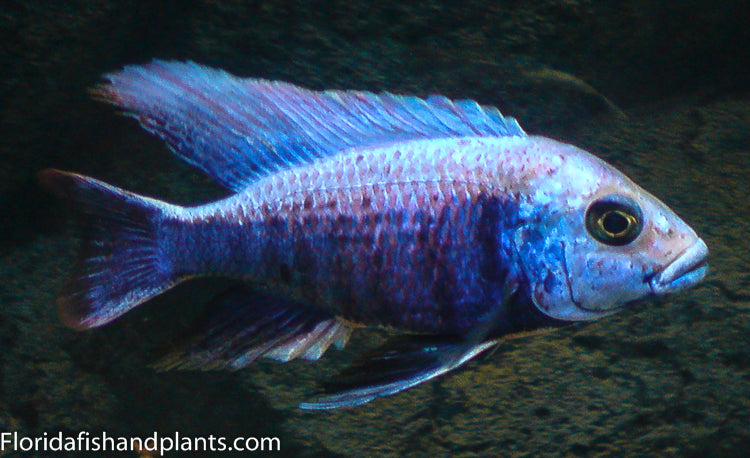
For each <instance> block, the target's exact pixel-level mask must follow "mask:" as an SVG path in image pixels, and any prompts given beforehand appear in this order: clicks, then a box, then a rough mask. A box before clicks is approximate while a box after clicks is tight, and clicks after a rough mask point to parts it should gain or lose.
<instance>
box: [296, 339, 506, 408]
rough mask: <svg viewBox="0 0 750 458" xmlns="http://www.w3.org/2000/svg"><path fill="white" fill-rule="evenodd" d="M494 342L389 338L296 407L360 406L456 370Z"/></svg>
mask: <svg viewBox="0 0 750 458" xmlns="http://www.w3.org/2000/svg"><path fill="white" fill-rule="evenodd" d="M495 344H497V341H496V340H488V341H484V342H481V343H478V344H473V343H471V342H470V341H465V340H464V339H462V338H459V337H454V338H450V337H445V336H408V337H401V338H397V339H392V340H391V341H388V342H386V343H385V344H384V345H383V346H381V347H379V348H377V349H375V350H374V351H373V352H371V353H370V354H368V355H365V356H364V357H363V358H362V359H360V360H359V361H357V362H355V363H354V364H353V365H352V366H350V367H349V368H347V369H345V370H344V371H342V372H341V373H340V374H339V375H338V376H337V378H336V379H334V380H332V381H330V382H328V383H327V384H326V385H324V394H323V395H321V396H319V397H317V398H316V399H314V400H312V401H309V402H303V403H301V404H300V405H299V407H300V408H301V409H306V410H326V409H337V408H340V407H352V406H358V405H362V404H365V403H367V402H370V401H372V400H374V399H376V398H381V397H385V396H390V395H393V394H396V393H399V392H401V391H404V390H406V389H409V388H411V387H414V386H416V385H419V384H421V383H424V382H426V381H428V380H431V379H433V378H435V377H438V376H440V375H442V374H445V373H446V372H449V371H451V370H453V369H456V368H457V367H459V366H461V365H463V364H464V363H466V362H467V361H469V360H470V359H472V358H473V357H475V356H477V355H478V354H480V353H482V352H483V351H485V350H487V349H488V348H490V347H492V346H494V345H495Z"/></svg>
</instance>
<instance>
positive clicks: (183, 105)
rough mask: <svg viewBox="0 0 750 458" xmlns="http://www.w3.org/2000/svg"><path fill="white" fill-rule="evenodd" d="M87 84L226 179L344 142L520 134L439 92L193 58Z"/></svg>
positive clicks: (233, 181)
mask: <svg viewBox="0 0 750 458" xmlns="http://www.w3.org/2000/svg"><path fill="white" fill-rule="evenodd" d="M105 78H106V79H107V80H108V81H109V84H105V85H102V86H100V87H98V88H97V89H95V90H94V93H95V94H96V95H97V96H99V97H100V98H102V99H104V100H105V101H108V102H110V103H112V104H114V105H117V106H119V107H122V108H123V109H125V110H126V111H127V112H128V113H130V114H132V116H133V117H135V118H137V119H138V120H139V121H140V123H141V125H142V126H143V127H144V128H145V129H147V130H148V131H150V132H152V133H154V134H156V135H158V136H159V137H161V138H162V139H163V140H165V141H166V142H167V143H168V144H169V146H170V147H171V148H172V149H173V151H174V152H175V153H176V154H177V155H178V156H180V157H181V158H183V159H184V160H186V161H187V162H189V163H190V164H192V165H194V166H196V167H198V168H200V169H201V170H203V171H204V172H206V173H207V174H208V175H210V176H211V177H213V178H215V179H216V180H218V182H219V183H221V184H222V185H223V186H225V187H226V188H228V189H231V190H235V191H237V190H240V189H242V188H244V187H245V186H247V185H248V184H249V183H250V182H252V181H253V180H255V179H257V178H259V177H260V176H263V175H265V174H267V173H271V172H273V171H276V170H278V169H280V168H283V167H288V166H290V165H296V164H300V163H304V162H307V161H310V160H313V159H315V158H319V157H323V156H327V155H331V154H336V153H337V152H339V151H342V150H345V149H348V148H351V147H364V146H372V145H377V144H382V143H389V142H394V141H406V140H414V139H420V138H424V139H426V138H444V137H462V136H506V135H525V133H524V132H523V130H522V129H521V127H520V126H519V125H518V123H517V122H516V120H515V119H513V118H510V117H504V116H503V115H501V114H500V112H499V111H498V110H497V109H496V108H494V107H483V106H480V105H478V104H477V103H476V102H474V101H471V100H459V101H455V102H454V101H451V100H448V99H447V98H445V97H441V96H431V97H428V98H427V99H421V98H418V97H411V96H398V95H393V94H390V93H382V94H373V93H371V92H362V91H337V90H329V91H311V90H307V89H304V88H301V87H298V86H295V85H292V84H288V83H283V82H276V81H267V80H261V79H253V78H238V77H235V76H233V75H230V74H229V73H227V72H224V71H222V70H217V69H212V68H209V67H204V66H202V65H198V64H195V63H193V62H164V61H154V62H151V63H150V64H146V65H134V66H127V67H125V68H124V69H123V70H122V71H120V72H117V73H111V74H108V75H105Z"/></svg>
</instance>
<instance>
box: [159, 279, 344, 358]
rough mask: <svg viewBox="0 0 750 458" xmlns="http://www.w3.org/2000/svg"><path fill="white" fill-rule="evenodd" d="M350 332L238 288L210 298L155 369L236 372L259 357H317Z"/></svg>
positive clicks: (314, 313) (329, 319)
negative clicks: (180, 341)
mask: <svg viewBox="0 0 750 458" xmlns="http://www.w3.org/2000/svg"><path fill="white" fill-rule="evenodd" d="M349 331H350V328H349V327H348V326H347V325H345V324H344V323H342V322H341V321H339V320H338V319H336V318H334V317H333V316H331V315H329V314H328V313H325V312H322V311H318V310H314V309H309V308H305V307H303V306H302V305H300V304H298V303H296V302H292V301H289V300H284V299H281V298H276V297H272V296H270V295H268V294H265V293H261V292H257V291H254V290H252V289H251V288H249V287H247V286H245V285H242V286H238V287H235V288H232V289H230V290H228V291H226V292H224V293H223V294H221V295H219V296H218V297H216V298H214V300H212V303H211V304H210V305H209V307H208V316H206V317H202V318H201V319H200V320H198V322H197V323H196V325H195V326H194V327H193V330H192V332H191V334H190V335H189V336H188V337H187V338H186V339H185V342H184V343H183V344H182V345H181V346H179V347H178V348H177V349H175V350H174V351H172V352H171V353H169V354H168V355H167V356H166V357H164V358H163V359H162V360H161V361H159V362H157V363H156V364H155V365H154V367H156V368H157V369H161V370H166V369H173V368H177V369H219V368H228V369H240V368H242V367H245V366H247V365H248V364H250V363H252V362H253V361H255V360H256V359H258V358H260V357H268V358H273V359H276V360H279V361H290V360H292V359H295V358H304V359H317V358H318V357H320V356H321V355H322V354H323V353H324V352H325V351H326V350H327V349H328V347H329V346H330V345H331V344H333V343H334V341H335V339H336V338H339V337H340V336H341V335H342V334H345V335H347V336H348V332H349Z"/></svg>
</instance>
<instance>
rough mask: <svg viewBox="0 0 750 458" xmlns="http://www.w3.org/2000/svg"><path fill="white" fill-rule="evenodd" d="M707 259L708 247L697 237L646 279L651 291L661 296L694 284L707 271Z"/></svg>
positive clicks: (701, 278)
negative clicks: (688, 246) (680, 252)
mask: <svg viewBox="0 0 750 458" xmlns="http://www.w3.org/2000/svg"><path fill="white" fill-rule="evenodd" d="M707 259H708V247H707V246H706V243H705V242H704V241H703V240H701V239H698V241H697V242H695V243H694V244H693V245H691V246H690V248H688V249H687V250H685V251H684V252H683V253H682V254H681V255H679V256H678V257H677V258H676V259H675V260H674V261H672V262H671V263H670V264H669V265H668V266H667V267H666V268H665V269H664V270H662V271H661V272H659V273H658V274H656V275H654V276H653V277H652V278H651V279H650V280H649V281H648V283H649V285H650V286H651V291H652V292H653V293H654V295H656V296H663V295H665V294H668V293H673V292H676V291H681V290H683V289H687V288H690V287H692V286H694V285H695V284H697V283H698V282H700V281H701V280H703V278H704V277H705V276H706V273H708V262H707Z"/></svg>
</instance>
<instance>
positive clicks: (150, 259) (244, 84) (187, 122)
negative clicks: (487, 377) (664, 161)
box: [42, 61, 707, 409]
mask: <svg viewBox="0 0 750 458" xmlns="http://www.w3.org/2000/svg"><path fill="white" fill-rule="evenodd" d="M108 79H109V84H108V85H105V86H102V87H101V88H99V89H98V90H97V92H96V93H97V94H98V95H99V96H100V97H101V98H103V99H104V100H106V101H109V102H111V103H114V104H116V105H118V106H121V107H123V108H125V109H126V110H127V111H128V112H130V113H132V115H133V116H134V117H137V118H138V120H139V121H140V122H141V124H142V125H143V126H144V127H145V128H146V129H148V130H149V131H151V132H153V133H155V134H157V135H159V136H160V137H162V138H163V139H165V140H166V141H167V143H168V144H169V145H170V146H171V147H172V149H173V150H174V151H175V153H176V154H177V155H179V156H180V157H182V158H183V159H185V160H187V161H188V162H190V163H191V164H193V165H195V166H197V167H198V168H200V169H202V170H204V171H205V172H206V173H208V174H209V175H210V176H212V177H214V178H215V179H216V180H217V181H218V182H219V183H221V184H222V185H224V186H225V187H226V188H227V189H229V190H230V191H231V192H232V193H231V195H229V196H228V197H226V198H224V199H221V200H218V201H215V202H211V203H207V204H205V205H198V206H193V207H183V206H177V205H173V204H168V203H165V202H161V201H157V200H154V199H149V198H144V197H141V196H137V195H135V194H132V193H129V192H127V191H124V190H121V189H118V188H115V187H113V186H111V185H108V184H105V183H102V182H100V181H97V180H95V179H92V178H88V177H83V176H80V175H76V174H70V173H66V172H59V171H55V170H49V171H45V172H42V180H43V182H44V183H46V184H47V186H48V187H49V188H50V189H52V190H53V191H56V192H57V193H58V194H61V195H63V196H65V197H66V198H68V199H70V200H72V201H74V202H76V203H78V204H80V205H78V208H79V209H80V210H81V212H82V214H83V218H84V221H86V222H87V226H86V227H87V234H86V238H85V239H84V242H83V249H82V255H81V256H80V258H79V261H78V264H77V267H76V270H75V273H74V275H73V277H72V279H71V281H70V282H69V283H68V285H67V286H66V288H65V290H64V291H63V293H62V294H61V296H60V311H61V315H62V317H63V320H64V321H65V322H66V323H68V324H69V325H71V326H73V327H75V328H90V327H95V326H99V325H102V324H105V323H107V322H109V321H111V320H113V319H115V318H116V317H118V316H120V315H121V314H123V313H125V312H127V311H128V310H130V309H131V308H132V307H134V306H136V305H138V304H139V303H142V302H144V301H146V300H147V299H149V298H150V297H153V296H154V295H157V294H159V293H161V292H163V291H164V290H166V289H168V288H170V287H172V286H174V285H176V284H178V283H179V282H181V281H183V280H185V279H189V278H192V277H196V276H202V275H225V276H228V277H233V278H238V279H243V280H245V281H246V283H247V285H248V286H245V287H241V288H238V289H237V290H234V291H230V292H228V293H226V294H225V295H222V296H221V297H219V298H217V300H216V301H215V304H214V305H213V309H214V310H215V311H214V313H213V316H212V317H211V318H210V319H209V320H208V321H207V322H205V323H201V324H199V326H198V331H197V332H196V335H195V337H194V338H193V339H192V340H191V341H190V342H189V343H188V344H187V345H186V346H185V347H183V348H182V349H178V350H177V351H175V352H173V353H172V354H171V355H170V356H168V357H167V358H166V359H165V360H164V362H163V364H162V365H163V367H202V368H205V367H231V368H238V367H243V366H245V365H247V364H248V363H250V362H251V361H253V360H254V359H256V358H257V357H260V356H266V357H272V358H276V359H280V360H289V359H293V358H296V357H301V358H306V359H317V358H318V357H320V355H321V354H322V353H323V352H324V351H325V350H326V349H327V348H328V346H330V345H331V344H334V343H336V344H338V345H339V346H341V345H343V344H344V343H345V342H346V339H347V337H348V335H349V332H350V331H351V329H352V328H354V327H356V326H380V327H387V328H390V329H393V330H395V331H399V332H403V333H408V334H409V335H413V337H409V338H405V339H401V340H397V341H396V342H395V343H390V344H388V345H386V346H385V347H383V348H382V349H380V350H378V351H376V352H374V353H373V354H371V355H370V356H369V357H367V358H366V359H365V360H364V361H363V362H362V363H361V364H358V365H355V366H354V368H353V369H352V370H351V371H349V372H345V373H344V374H343V375H342V376H341V377H339V378H338V379H337V380H336V381H335V382H334V383H333V385H332V386H333V389H332V390H331V391H332V392H331V393H329V395H327V396H325V397H323V398H321V399H319V400H318V401H315V402H312V403H306V404H304V405H303V407H306V408H312V409H319V408H333V407H340V406H347V405H357V404H361V403H364V402H367V401H369V400H371V399H374V398H376V397H381V396H386V395H389V394H393V393H396V392H398V391H402V390H403V389H406V388H409V387H410V386H414V385H416V384H418V383H421V382H423V381H425V380H428V379H430V378H434V377H436V376H438V375H441V374H442V373H445V372H447V371H449V370H452V369H453V368H455V367H458V366H460V365H461V364H463V363H464V362H466V361H468V360H469V359H471V358H472V357H473V356H475V355H476V354H479V353H480V352H482V351H484V350H486V349H487V348H489V347H491V346H493V345H494V344H496V343H497V341H498V339H499V338H501V337H502V336H504V335H506V334H509V333H513V332H519V331H525V330H531V329H535V328H538V327H543V326H556V325H562V324H566V323H570V322H575V321H583V320H593V319H597V318H600V317H602V316H606V315H608V314H611V313H613V312H615V311H617V310H618V309H620V308H622V307H623V306H625V305H627V304H629V303H632V302H633V301H636V300H639V299H643V298H645V297H648V296H651V295H661V294H665V293H668V292H672V291H675V290H678V289H683V288H686V287H689V286H692V285H693V284H695V283H697V282H698V281H700V279H702V278H703V276H704V275H705V273H706V270H707V264H706V257H707V248H706V245H705V243H704V242H703V241H702V240H701V239H700V238H699V237H698V236H697V235H696V234H695V232H694V231H693V230H692V229H691V228H690V227H689V226H688V225H687V224H685V223H684V222H683V221H682V220H681V219H680V218H679V217H678V216H677V215H675V214H674V213H673V212H672V211H671V210H670V209H669V208H668V207H667V206H666V205H664V204H663V203H662V202H661V201H659V200H658V199H656V198H655V197H653V196H652V195H650V194H649V193H648V192H646V191H645V190H643V189H641V188H640V187H638V186H637V185H636V184H634V183H633V182H632V181H631V180H629V179H628V178H627V177H626V176H624V175H623V174H622V173H620V172H619V171H617V170H616V169H614V168H613V167H611V166H609V165H608V164H606V163H604V162H603V161H601V160H600V159H598V158H596V157H595V156H593V155H591V154H590V153H588V152H586V151H583V150H581V149H579V148H576V147H574V146H572V145H567V144H564V143H560V142H557V141H554V140H551V139H548V138H544V137H538V136H528V135H526V134H525V133H524V132H523V130H522V129H521V128H520V127H519V126H518V124H517V123H516V122H515V120H513V119H512V118H507V117H503V116H502V115H500V113H499V112H498V111H497V110H495V109H493V108H489V107H481V106H479V105H477V104H476V103H474V102H470V101H456V102H453V101H449V100H448V99H445V98H442V97H432V98H428V99H419V98H416V97H402V96H394V95H391V94H380V95H376V94H370V93H364V92H354V91H325V92H314V91H308V90H305V89H301V88H298V87H296V86H293V85H289V84H285V83H274V82H268V81H263V80H254V79H240V78H236V77H234V76H232V75H229V74H227V73H224V72H221V71H217V70H213V69H209V68H206V67H202V66H199V65H195V64H190V63H188V64H183V63H169V62H158V61H157V62H154V63H152V64H149V65H146V66H133V67H126V69H125V70H123V71H122V72H120V73H116V74H112V75H109V76H108Z"/></svg>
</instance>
